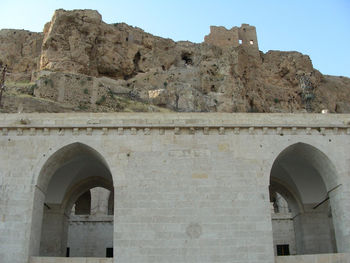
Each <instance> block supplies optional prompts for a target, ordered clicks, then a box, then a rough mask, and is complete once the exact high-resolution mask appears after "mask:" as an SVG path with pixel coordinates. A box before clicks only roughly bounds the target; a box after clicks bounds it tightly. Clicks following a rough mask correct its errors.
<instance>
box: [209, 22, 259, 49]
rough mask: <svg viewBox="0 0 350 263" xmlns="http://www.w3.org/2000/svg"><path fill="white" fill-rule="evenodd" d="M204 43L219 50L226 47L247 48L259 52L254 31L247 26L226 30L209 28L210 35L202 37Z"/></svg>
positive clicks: (215, 27)
mask: <svg viewBox="0 0 350 263" xmlns="http://www.w3.org/2000/svg"><path fill="white" fill-rule="evenodd" d="M204 42H205V43H207V44H210V45H214V46H218V47H221V48H226V47H238V46H240V45H242V46H243V47H249V48H250V49H251V50H256V51H259V46H258V38H257V36H256V29H255V27H254V26H250V25H249V24H242V25H241V26H240V27H232V28H231V29H226V28H225V27H223V26H210V34H209V35H207V36H205V37H204Z"/></svg>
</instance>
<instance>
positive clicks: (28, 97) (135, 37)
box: [0, 10, 350, 113]
mask: <svg viewBox="0 0 350 263" xmlns="http://www.w3.org/2000/svg"><path fill="white" fill-rule="evenodd" d="M246 30H247V31H246ZM248 31H249V35H248ZM254 32H255V28H254V27H251V26H249V25H242V27H240V28H236V27H235V28H232V29H231V30H226V29H223V28H215V27H213V28H212V32H211V33H210V35H209V36H207V37H206V41H204V42H203V43H200V44H195V43H191V42H174V41H172V40H171V39H164V38H160V37H156V36H153V35H151V34H148V33H145V32H144V31H143V30H141V29H139V28H134V27H131V26H128V25H126V24H123V23H121V24H106V23H104V22H103V21H102V18H101V15H100V14H99V13H98V12H97V11H93V10H74V11H65V10H57V11H56V12H55V13H54V15H53V17H52V20H51V22H49V23H47V24H46V25H45V27H44V31H43V33H33V32H28V31H24V30H9V29H3V30H1V31H0V67H1V66H3V65H5V64H7V65H8V74H7V75H6V83H5V92H4V95H3V99H2V104H3V106H2V108H1V109H0V110H1V111H2V112H17V111H24V112H60V111H64V112H67V111H92V112H96V111H181V112H216V111H217V112H305V111H308V112H320V111H321V110H322V109H328V110H329V111H330V112H338V113H345V112H350V92H349V90H350V79H349V78H345V77H333V76H327V75H322V74H321V73H320V72H319V71H317V70H315V69H314V68H313V66H312V62H311V60H310V58H309V57H308V56H307V55H303V54H301V53H298V52H281V51H269V52H267V53H266V54H264V53H263V52H260V51H259V50H258V46H257V40H256V39H254V35H253V33H254ZM239 39H240V40H243V43H242V44H238V42H239ZM249 39H252V40H249ZM207 40H208V41H207ZM253 40H254V41H253ZM234 41H236V42H237V44H234V43H236V42H234ZM247 41H248V42H249V41H250V44H251V45H249V44H247V43H248V42H247ZM231 43H233V44H232V45H231Z"/></svg>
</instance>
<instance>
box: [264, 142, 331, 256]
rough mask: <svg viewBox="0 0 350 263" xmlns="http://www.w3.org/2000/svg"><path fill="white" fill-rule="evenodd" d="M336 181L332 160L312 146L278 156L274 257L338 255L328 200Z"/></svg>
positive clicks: (273, 193)
mask: <svg viewBox="0 0 350 263" xmlns="http://www.w3.org/2000/svg"><path fill="white" fill-rule="evenodd" d="M336 178H337V176H336V171H335V169H334V166H333V164H332V163H331V161H330V160H329V158H328V157H327V156H326V155H325V154H324V153H322V152H321V151H320V150H318V149H316V148H315V147H313V146H311V145H308V144H304V143H297V144H294V145H291V146H289V147H287V148H286V149H285V150H284V151H282V152H281V153H280V154H279V155H278V157H277V158H276V160H275V161H274V163H273V166H272V169H271V174H270V189H269V191H270V202H271V218H272V228H273V239H274V251H275V255H288V254H291V255H295V254H298V255H301V254H321V253H335V252H337V248H336V240H335V234H334V227H333V220H332V212H331V203H332V200H331V199H330V197H329V193H330V192H331V191H332V189H334V187H337V185H336V181H337V179H336Z"/></svg>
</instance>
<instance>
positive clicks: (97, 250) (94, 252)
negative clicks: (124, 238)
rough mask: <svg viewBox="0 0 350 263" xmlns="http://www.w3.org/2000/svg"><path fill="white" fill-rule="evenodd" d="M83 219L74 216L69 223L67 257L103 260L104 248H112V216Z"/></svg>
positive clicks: (82, 217) (83, 217)
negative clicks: (98, 258)
mask: <svg viewBox="0 0 350 263" xmlns="http://www.w3.org/2000/svg"><path fill="white" fill-rule="evenodd" d="M85 217H86V216H74V217H73V218H71V219H70V221H69V231H68V243H67V247H69V251H70V253H69V256H70V257H100V258H103V257H105V256H106V248H113V216H109V217H108V216H106V217H96V216H95V217H93V219H92V220H86V219H85Z"/></svg>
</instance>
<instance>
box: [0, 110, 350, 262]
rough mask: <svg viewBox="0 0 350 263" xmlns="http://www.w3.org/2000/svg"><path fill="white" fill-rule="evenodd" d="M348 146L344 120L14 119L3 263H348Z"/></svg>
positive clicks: (10, 122) (2, 206) (0, 127)
mask: <svg viewBox="0 0 350 263" xmlns="http://www.w3.org/2000/svg"><path fill="white" fill-rule="evenodd" d="M349 135H350V115H341V114H339V115H332V114H254V113H250V114H246V113H242V114H224V113H220V114H219V113H217V114H207V113H205V114H204V113H188V114H183V113H173V114H159V113H152V114H146V113H144V114H142V113H130V114H126V113H125V114H123V113H110V114H92V113H87V114H79V113H72V114H2V115H1V116H0V145H1V151H0V168H1V169H0V173H1V174H0V187H1V188H0V258H1V262H2V263H27V262H31V263H46V262H47V263H48V262H62V263H63V262H64V263H68V262H72V263H76V262H84V263H92V262H99V263H101V262H109V263H110V262H115V263H117V262H118V263H131V262H133V263H136V262H231V263H232V262H237V263H238V262H251V263H271V262H278V263H281V262H296V261H295V260H298V261H297V262H316V260H319V261H317V262H321V260H323V261H322V262H347V261H346V260H347V258H349V254H347V253H350V212H349V211H350V209H349V208H350V192H349V189H350V188H349V184H350V179H349V178H350V177H349V174H350V166H349V157H348V156H350V137H349ZM96 187H100V188H104V189H106V190H104V191H105V192H103V191H102V192H100V193H99V194H96V193H95V192H94V191H95V190H94V189H95V188H96ZM89 190H90V192H89ZM94 196H95V197H94ZM102 200H104V201H103V202H102ZM107 200H108V201H107ZM92 204H98V205H92ZM96 207H99V208H98V209H96ZM112 207H113V208H112ZM286 207H287V208H286ZM89 208H90V209H89ZM93 208H94V209H95V210H94V209H93ZM89 210H90V211H89ZM84 213H85V215H84ZM89 213H90V214H89ZM96 218H99V220H96ZM94 220H95V221H94ZM78 221H79V222H80V223H81V222H83V221H84V222H85V224H83V223H81V225H80V226H78V224H77V223H78ZM92 221H94V222H92ZM97 223H98V224H97ZM72 226H73V227H72ZM90 226H94V227H93V229H92V228H91V227H90ZM74 229H75V230H74ZM94 231H95V232H94ZM283 231H285V232H283ZM89 233H96V234H94V235H93V236H94V237H95V238H96V241H98V242H96V243H99V244H102V245H101V247H100V248H97V247H94V246H90V249H88V250H90V252H86V251H85V252H84V250H83V249H81V247H83V245H79V243H80V242H83V241H84V239H91V238H92V237H91V235H90V236H89ZM103 233H105V234H106V235H103ZM97 234H99V236H97ZM100 234H101V235H100ZM108 234H112V235H113V237H112V240H111V241H112V242H110V243H108V238H111V236H110V235H108ZM79 235H80V236H79ZM293 238H294V239H293ZM293 240H294V241H293ZM90 241H91V240H90ZM104 242H105V243H104ZM287 242H289V243H287ZM293 242H294V243H293ZM96 243H95V244H96ZM281 243H282V244H281ZM286 243H287V244H286ZM73 244H74V245H73ZM277 245H279V248H278V250H279V251H284V253H285V251H287V250H286V249H287V247H286V246H287V245H288V246H289V247H288V250H289V253H290V254H294V255H296V256H289V257H277V256H276V255H275V254H277ZM282 245H283V247H282ZM74 246H75V247H76V248H77V250H76V251H78V249H80V252H79V253H80V254H79V255H78V254H76V255H77V256H80V258H74V257H69V258H67V257H66V256H67V247H69V248H70V252H71V255H70V256H74V255H73V250H74V249H73V247H74ZM87 247H88V246H87ZM91 247H92V248H91ZM111 248H112V251H111ZM91 250H96V251H97V250H99V251H102V252H99V254H91ZM107 250H108V251H109V252H108V253H111V252H112V253H113V258H110V259H108V258H107V259H99V258H92V257H93V256H99V257H105V256H107ZM104 252H106V255H103V254H104ZM89 253H90V254H89ZM311 254H313V255H311ZM297 255H299V256H297ZM81 257H83V258H81ZM293 260H294V261H293ZM336 260H337V261H336Z"/></svg>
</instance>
